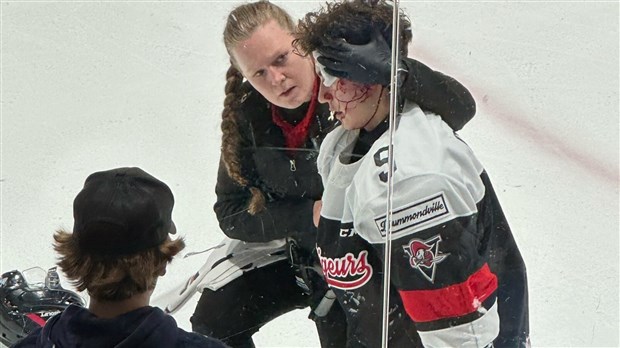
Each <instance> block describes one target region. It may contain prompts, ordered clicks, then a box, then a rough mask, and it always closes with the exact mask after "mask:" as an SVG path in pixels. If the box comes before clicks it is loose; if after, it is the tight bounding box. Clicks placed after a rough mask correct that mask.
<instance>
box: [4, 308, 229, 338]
mask: <svg viewBox="0 0 620 348" xmlns="http://www.w3.org/2000/svg"><path fill="white" fill-rule="evenodd" d="M12 347H14V348H22V347H55V348H63V347H88V348H98V347H101V348H103V347H106V348H110V347H116V348H122V347H127V348H130V347H131V348H137V347H143V348H147V347H206V348H220V347H226V346H225V345H224V344H223V343H221V342H220V341H217V340H215V339H212V338H208V337H205V336H202V335H199V334H196V333H190V332H186V331H184V330H182V329H180V328H178V327H177V323H176V321H174V319H173V318H172V317H171V316H169V315H166V314H164V312H163V311H162V310H161V309H159V308H156V307H142V308H139V309H136V310H134V311H131V312H128V313H125V314H123V315H120V316H118V317H116V318H113V319H101V318H97V317H96V316H95V315H93V314H92V313H91V312H89V311H88V309H86V308H83V307H80V306H75V305H71V306H69V307H67V309H65V311H64V312H62V313H61V314H58V315H56V316H54V317H52V318H50V319H49V320H48V321H47V323H46V324H45V326H44V327H42V328H40V329H37V330H35V331H33V332H32V333H31V334H30V335H28V336H27V337H25V338H24V339H22V340H21V341H19V342H17V343H16V344H15V345H13V346H12Z"/></svg>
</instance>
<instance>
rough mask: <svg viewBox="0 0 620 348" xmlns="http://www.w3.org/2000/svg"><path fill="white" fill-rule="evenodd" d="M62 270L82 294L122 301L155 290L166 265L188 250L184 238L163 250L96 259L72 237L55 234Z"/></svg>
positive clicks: (167, 243)
mask: <svg viewBox="0 0 620 348" xmlns="http://www.w3.org/2000/svg"><path fill="white" fill-rule="evenodd" d="M54 240H55V243H54V250H56V252H58V254H59V261H58V266H60V268H61V269H62V271H63V272H64V273H65V274H66V275H67V277H68V278H69V280H71V283H72V284H73V285H74V286H75V287H76V288H77V290H78V291H84V290H88V293H89V294H90V296H92V297H94V298H96V299H98V300H103V301H121V300H125V299H128V298H130V297H131V296H133V295H136V294H139V293H143V292H145V291H148V290H153V289H154V288H155V285H156V283H157V278H158V277H159V276H161V275H163V273H164V270H165V267H166V265H167V264H168V263H169V262H170V261H172V258H173V257H174V256H175V255H176V254H178V253H179V252H180V251H181V250H183V248H185V242H184V241H183V239H182V238H178V239H176V240H170V238H168V239H167V240H166V241H164V242H163V243H162V244H161V245H160V246H158V247H154V248H151V249H148V250H146V251H142V252H139V253H136V254H131V255H126V256H114V257H105V256H93V255H90V254H87V253H85V252H83V251H82V250H81V249H80V247H79V246H78V243H77V241H76V239H75V238H74V237H73V234H72V233H69V232H67V231H64V230H58V231H56V233H55V234H54Z"/></svg>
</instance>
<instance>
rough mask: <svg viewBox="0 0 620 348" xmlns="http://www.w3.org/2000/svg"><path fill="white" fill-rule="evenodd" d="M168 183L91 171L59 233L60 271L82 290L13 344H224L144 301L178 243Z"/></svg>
mask: <svg viewBox="0 0 620 348" xmlns="http://www.w3.org/2000/svg"><path fill="white" fill-rule="evenodd" d="M173 205H174V197H173V195H172V192H171V191H170V188H169V187H168V186H167V185H166V184H164V183H163V182H161V181H159V180H158V179H156V178H154V177H153V176H151V175H149V174H148V173H146V172H144V171H143V170H141V169H139V168H118V169H112V170H108V171H103V172H97V173H94V174H91V175H90V176H89V177H88V178H87V179H86V182H85V183H84V188H83V189H82V190H81V191H80V193H79V194H78V195H77V196H76V198H75V200H74V202H73V217H74V220H75V221H74V225H73V233H70V232H66V231H63V230H59V231H57V232H56V233H55V234H54V240H55V244H54V248H55V250H56V251H57V252H58V254H59V262H58V265H59V266H60V268H61V270H62V271H63V272H64V273H65V274H66V275H67V277H68V278H69V279H70V280H71V281H72V282H73V283H74V284H75V285H76V286H77V290H78V291H83V290H87V291H88V293H89V294H90V303H89V306H88V309H86V308H84V307H81V306H76V305H70V306H69V307H67V308H66V309H65V310H64V311H63V312H62V313H61V314H58V315H56V316H54V317H52V318H51V319H49V320H48V321H47V323H46V324H45V326H44V327H43V328H39V329H37V330H35V331H33V332H32V333H31V334H30V335H28V336H27V337H26V338H24V339H23V340H21V341H19V342H18V343H17V344H16V345H15V347H52V346H53V347H119V348H120V347H214V348H215V347H225V345H224V344H223V343H221V342H219V341H217V340H214V339H212V338H207V337H204V336H202V335H199V334H195V333H188V332H185V331H183V330H182V329H180V328H178V327H177V325H176V322H175V321H174V319H173V318H172V317H171V316H168V315H166V314H164V312H163V311H162V310H160V309H159V308H156V307H151V306H149V300H150V298H151V294H152V292H153V290H154V289H155V284H156V283H157V279H158V278H159V277H160V276H162V275H164V274H165V272H166V265H167V264H168V263H169V262H170V261H171V260H172V258H173V257H174V256H175V255H176V254H177V253H178V252H179V251H181V250H182V249H183V248H184V247H185V243H184V242H183V239H182V238H177V239H175V240H172V239H171V238H170V235H169V234H170V233H173V234H174V233H176V228H175V226H174V223H173V222H172V207H173Z"/></svg>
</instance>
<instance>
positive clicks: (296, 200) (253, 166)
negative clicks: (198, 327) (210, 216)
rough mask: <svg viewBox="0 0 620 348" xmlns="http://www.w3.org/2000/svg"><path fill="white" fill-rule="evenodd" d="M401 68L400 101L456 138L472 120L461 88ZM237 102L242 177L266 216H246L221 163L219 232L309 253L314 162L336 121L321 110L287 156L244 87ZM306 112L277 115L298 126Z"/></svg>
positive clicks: (425, 71)
mask: <svg viewBox="0 0 620 348" xmlns="http://www.w3.org/2000/svg"><path fill="white" fill-rule="evenodd" d="M406 64H407V67H408V71H409V74H408V76H407V78H406V79H405V81H404V84H403V86H402V87H401V92H400V93H401V95H402V97H404V98H406V99H408V100H410V101H414V102H416V103H417V104H418V105H420V106H421V107H422V108H424V109H426V110H429V111H432V112H434V113H437V114H439V115H441V116H442V118H443V119H444V121H445V122H446V123H448V125H450V127H452V129H454V130H459V129H461V128H462V127H463V126H464V125H465V123H467V122H468V121H469V120H470V119H471V118H472V117H473V116H474V113H475V109H476V106H475V102H474V99H473V98H472V96H471V94H470V93H469V91H468V90H467V89H466V88H465V87H464V86H463V85H461V84H460V83H459V82H458V81H456V80H454V79H453V78H451V77H449V76H446V75H443V74H441V73H439V72H436V71H433V70H431V69H430V68H428V67H427V66H425V65H424V64H422V63H420V62H418V61H415V60H413V59H408V60H407V61H406ZM242 95H243V97H242V99H241V102H240V105H239V107H238V108H237V109H236V110H235V111H236V115H237V117H236V121H237V124H238V125H239V132H240V134H241V138H242V150H241V153H240V155H239V160H240V162H241V163H242V173H243V175H244V176H245V177H246V178H248V179H249V182H250V184H249V185H250V186H253V187H257V188H259V189H260V190H261V191H262V192H263V193H264V195H265V196H266V198H267V203H266V209H264V210H263V211H262V212H260V213H257V214H255V215H251V214H250V213H249V212H248V211H247V208H248V203H249V200H250V197H251V194H250V191H249V188H248V187H242V186H240V185H238V184H237V183H236V182H234V181H233V180H232V179H231V178H230V176H229V175H228V173H227V171H226V167H225V166H224V164H223V162H221V161H220V167H219V171H218V178H217V184H216V188H215V192H216V194H217V202H216V203H215V206H214V210H215V213H216V215H217V219H218V221H219V223H220V227H221V229H222V231H223V232H224V233H225V234H226V235H227V236H228V237H230V238H234V239H240V240H244V241H248V242H264V241H270V240H274V239H279V238H285V237H286V238H291V239H294V240H296V241H297V243H298V244H299V245H300V246H301V247H302V248H303V249H306V250H308V251H313V250H314V243H315V232H316V228H315V226H314V224H313V222H312V207H313V205H314V202H315V201H317V200H320V199H321V197H322V192H323V186H322V183H321V178H320V176H319V174H318V172H317V169H316V158H317V156H318V149H319V146H320V144H321V141H322V139H323V138H324V137H325V135H326V134H327V133H328V132H329V131H330V130H331V129H332V128H333V127H334V126H335V124H336V122H337V121H336V120H330V119H329V118H328V116H329V107H328V106H327V105H326V104H319V105H318V106H317V109H316V112H315V115H314V120H313V123H312V124H311V125H310V131H309V137H308V139H307V141H306V143H305V144H304V146H303V147H302V148H297V149H286V148H285V143H284V136H283V133H282V131H281V129H280V128H279V127H278V126H277V125H276V124H274V122H273V121H272V117H271V109H270V107H271V105H270V103H269V102H268V101H267V100H266V99H265V98H264V97H263V96H262V95H261V94H260V93H258V92H257V91H256V90H255V89H254V88H252V87H251V86H250V85H249V84H248V83H247V82H246V83H245V84H244V86H243V94H242ZM308 105H309V103H305V104H303V105H302V106H300V107H299V108H297V109H294V110H285V109H282V108H280V109H279V111H280V113H281V114H282V117H283V118H285V119H290V120H300V119H301V118H303V117H304V116H305V114H306V111H307V109H308Z"/></svg>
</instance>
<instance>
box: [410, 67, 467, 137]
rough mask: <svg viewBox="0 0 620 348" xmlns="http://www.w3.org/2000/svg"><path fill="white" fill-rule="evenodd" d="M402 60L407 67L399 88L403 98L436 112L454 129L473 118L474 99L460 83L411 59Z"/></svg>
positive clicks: (461, 126) (456, 129) (458, 128)
mask: <svg viewBox="0 0 620 348" xmlns="http://www.w3.org/2000/svg"><path fill="white" fill-rule="evenodd" d="M403 62H404V64H405V65H406V67H407V70H408V73H407V76H406V78H405V81H404V82H403V85H402V87H401V94H402V95H403V97H404V98H405V99H407V100H410V101H413V102H415V103H417V104H418V105H419V106H420V107H421V108H422V109H424V110H428V111H430V112H433V113H436V114H438V115H439V116H441V118H442V119H443V120H444V121H445V122H446V123H447V124H448V125H449V126H450V128H452V129H454V130H455V131H458V130H460V129H461V128H463V126H465V124H466V123H467V122H469V121H470V120H471V119H472V118H473V117H474V114H475V113H476V102H475V101H474V98H473V96H472V95H471V93H469V91H468V90H467V88H465V86H463V85H462V84H461V83H460V82H458V81H457V80H455V79H454V78H452V77H450V76H447V75H444V74H442V73H440V72H439V71H434V70H432V69H431V68H429V67H428V66H426V65H424V64H422V63H420V62H419V61H417V60H415V59H411V58H406V59H404V60H403Z"/></svg>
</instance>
